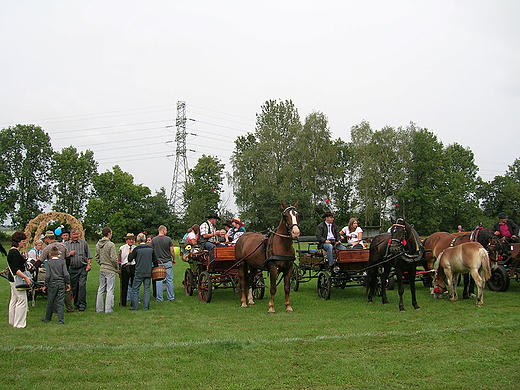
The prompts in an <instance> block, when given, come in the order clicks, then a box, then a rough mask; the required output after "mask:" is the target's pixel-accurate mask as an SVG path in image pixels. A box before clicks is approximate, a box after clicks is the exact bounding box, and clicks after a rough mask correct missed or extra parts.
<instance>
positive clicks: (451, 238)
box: [424, 228, 500, 299]
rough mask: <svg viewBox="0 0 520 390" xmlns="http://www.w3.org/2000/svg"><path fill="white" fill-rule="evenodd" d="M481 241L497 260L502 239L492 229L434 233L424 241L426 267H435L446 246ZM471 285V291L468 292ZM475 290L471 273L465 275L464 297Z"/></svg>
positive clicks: (427, 268) (493, 258)
mask: <svg viewBox="0 0 520 390" xmlns="http://www.w3.org/2000/svg"><path fill="white" fill-rule="evenodd" d="M474 241H476V242H479V243H480V245H482V246H483V247H484V248H485V249H486V250H487V251H488V254H489V257H490V259H491V260H492V261H497V260H498V257H499V250H500V241H499V239H498V237H497V236H495V235H494V234H493V232H492V231H491V230H488V229H482V228H477V229H475V230H473V231H472V232H471V233H465V234H450V233H446V232H437V233H433V234H432V235H431V236H429V237H428V238H427V239H426V240H425V241H424V248H425V249H426V253H425V256H424V257H425V264H424V269H425V270H427V271H430V270H433V269H434V268H435V261H436V259H437V258H438V256H439V254H440V253H441V252H442V251H444V250H445V249H446V248H449V247H453V246H457V245H460V244H462V243H464V242H474ZM468 285H469V293H468ZM473 291H474V280H473V279H471V280H470V279H469V274H466V275H464V290H463V295H462V297H463V298H464V299H468V298H469V294H470V293H471V294H473Z"/></svg>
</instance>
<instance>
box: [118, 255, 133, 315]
mask: <svg viewBox="0 0 520 390" xmlns="http://www.w3.org/2000/svg"><path fill="white" fill-rule="evenodd" d="M134 274H135V265H125V266H124V267H123V268H122V269H121V294H120V297H121V301H120V302H119V306H126V300H127V298H128V286H130V287H132V284H133V283H134Z"/></svg>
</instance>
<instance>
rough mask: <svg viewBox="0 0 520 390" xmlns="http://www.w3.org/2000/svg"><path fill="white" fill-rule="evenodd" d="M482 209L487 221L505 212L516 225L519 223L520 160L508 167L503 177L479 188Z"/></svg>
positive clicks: (498, 177)
mask: <svg viewBox="0 0 520 390" xmlns="http://www.w3.org/2000/svg"><path fill="white" fill-rule="evenodd" d="M479 193H480V196H481V198H482V199H483V202H482V207H483V208H484V212H485V215H486V216H487V217H488V218H489V220H495V221H496V218H497V215H498V213H500V212H505V213H506V214H508V216H509V218H511V219H513V220H514V221H515V222H516V223H518V221H520V159H516V160H515V161H514V162H513V164H512V165H510V166H509V167H508V170H507V172H506V173H505V175H504V176H495V178H494V179H493V180H492V181H491V182H489V183H486V184H483V185H482V186H481V188H480V191H479Z"/></svg>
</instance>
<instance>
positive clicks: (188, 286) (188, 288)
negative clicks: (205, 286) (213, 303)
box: [182, 268, 195, 297]
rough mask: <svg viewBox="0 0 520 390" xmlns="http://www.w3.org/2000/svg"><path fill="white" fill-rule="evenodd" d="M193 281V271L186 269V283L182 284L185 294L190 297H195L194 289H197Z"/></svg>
mask: <svg viewBox="0 0 520 390" xmlns="http://www.w3.org/2000/svg"><path fill="white" fill-rule="evenodd" d="M193 279H194V276H193V271H192V270H191V269H189V268H188V269H186V272H185V273H184V282H182V284H184V292H185V293H186V295H188V296H190V297H191V296H192V295H193V288H194V287H195V286H194V284H193Z"/></svg>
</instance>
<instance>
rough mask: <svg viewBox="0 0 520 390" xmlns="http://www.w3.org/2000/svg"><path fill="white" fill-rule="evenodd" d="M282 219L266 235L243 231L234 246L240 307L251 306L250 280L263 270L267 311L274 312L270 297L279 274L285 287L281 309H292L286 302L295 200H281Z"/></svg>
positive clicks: (296, 228) (296, 231) (295, 229)
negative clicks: (266, 280)
mask: <svg viewBox="0 0 520 390" xmlns="http://www.w3.org/2000/svg"><path fill="white" fill-rule="evenodd" d="M282 207H283V209H284V210H283V213H282V219H281V220H280V223H279V224H278V227H277V228H276V229H275V230H274V231H270V232H269V233H268V234H267V235H264V234H261V233H252V232H248V233H245V234H243V235H242V236H241V237H240V238H239V239H238V241H237V243H236V246H235V259H236V261H237V262H239V263H240V264H239V267H238V281H239V286H240V303H241V306H242V307H247V306H248V305H254V301H253V293H252V283H253V279H254V276H255V275H256V273H257V272H258V270H264V269H267V270H268V271H269V275H270V281H271V286H270V292H271V299H270V300H269V311H268V312H269V313H275V310H274V296H275V294H276V279H277V276H278V274H279V273H282V274H283V279H284V290H285V311H286V312H288V313H290V312H292V311H293V309H292V307H291V301H290V292H291V275H292V271H293V266H294V260H295V253H294V247H293V240H294V239H296V238H297V237H298V236H299V235H300V227H299V225H298V219H299V218H298V217H299V215H298V210H297V207H298V202H296V204H295V205H294V206H286V205H285V204H284V203H282Z"/></svg>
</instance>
